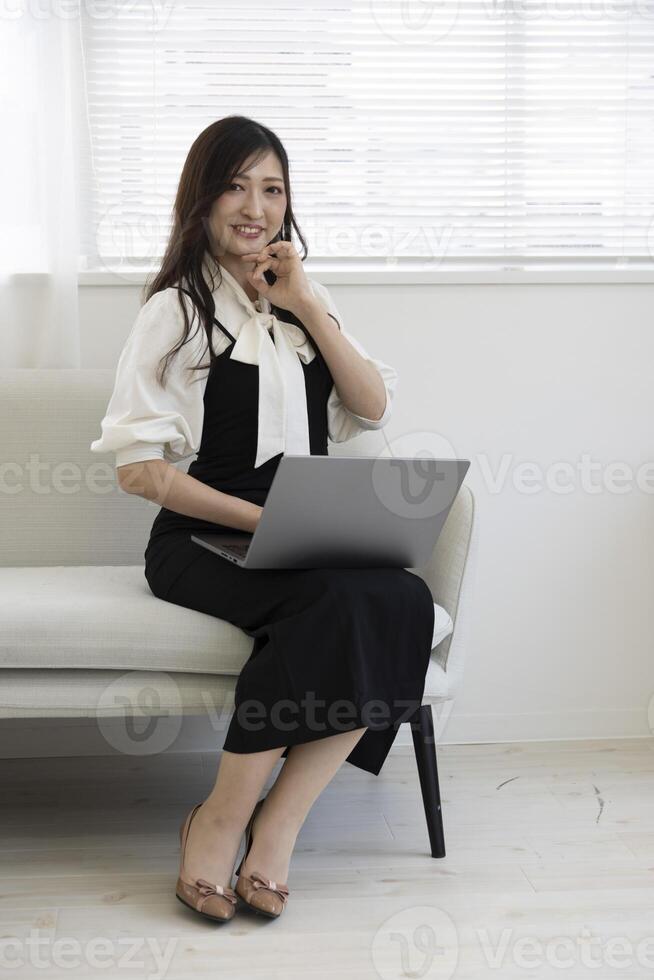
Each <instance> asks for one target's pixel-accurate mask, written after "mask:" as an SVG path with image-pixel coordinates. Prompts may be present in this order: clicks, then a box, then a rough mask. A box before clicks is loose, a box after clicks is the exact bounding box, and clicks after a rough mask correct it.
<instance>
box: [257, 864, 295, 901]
mask: <svg viewBox="0 0 654 980" xmlns="http://www.w3.org/2000/svg"><path fill="white" fill-rule="evenodd" d="M248 877H249V879H250V881H251V882H252V883H253V884H254V887H255V889H257V888H267V889H268V891H271V892H275V893H276V894H277V895H279V896H280V898H281V899H282V901H283V902H285V901H286V899H287V898H288V896H289V890H288V888H287V887H286V885H280V884H279V883H278V882H276V881H271V879H270V878H266V877H265V876H264V875H262V874H259V872H258V871H253V872H252V874H251V875H248Z"/></svg>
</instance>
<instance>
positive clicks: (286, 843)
mask: <svg viewBox="0 0 654 980" xmlns="http://www.w3.org/2000/svg"><path fill="white" fill-rule="evenodd" d="M365 731H366V729H365V728H356V729H354V730H353V731H349V732H339V733H338V734H337V735H328V736H327V737H325V738H319V739H316V740H315V741H313V742H303V743H301V744H299V745H293V746H292V747H291V748H290V749H289V752H288V756H287V758H286V761H285V763H284V765H283V766H282V770H281V772H280V773H279V775H278V777H277V779H276V780H275V782H274V783H273V785H272V787H271V789H270V791H269V792H268V794H267V796H266V801H265V803H264V804H263V806H262V807H261V811H260V813H259V814H258V815H257V819H256V820H255V823H254V827H255V832H254V834H253V836H252V847H251V849H250V853H249V854H248V857H247V861H245V862H244V864H243V869H242V874H245V875H248V874H250V873H251V872H252V871H260V872H261V874H264V875H266V876H267V877H268V878H272V879H273V881H282V882H285V881H287V879H288V870H289V865H290V862H291V855H292V853H293V848H294V847H295V840H296V838H297V835H298V833H299V830H300V828H301V826H302V824H303V823H304V821H305V819H306V817H307V814H308V813H309V810H310V809H311V807H312V806H313V804H314V802H315V801H316V799H317V798H318V796H319V795H320V793H321V792H322V791H323V789H324V788H325V787H326V786H327V784H328V783H329V782H330V780H331V779H332V778H333V776H334V775H335V774H336V772H337V770H338V769H339V768H340V766H341V765H342V763H343V762H344V761H345V759H346V758H347V757H348V755H349V754H350V752H351V751H352V749H353V748H354V746H355V745H356V744H357V742H358V741H359V739H360V738H361V737H362V736H363V734H364V733H365ZM275 751H276V750H275ZM281 751H282V752H283V749H282V750H281ZM262 754H264V753H262ZM240 758H243V756H241V757H240Z"/></svg>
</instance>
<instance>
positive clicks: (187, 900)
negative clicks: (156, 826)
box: [175, 803, 238, 922]
mask: <svg viewBox="0 0 654 980" xmlns="http://www.w3.org/2000/svg"><path fill="white" fill-rule="evenodd" d="M201 806H202V804H201V803H198V804H197V806H194V807H193V809H192V810H191V812H190V813H189V815H188V816H187V818H186V820H185V821H184V823H183V824H182V826H181V828H180V831H179V839H180V844H181V850H182V853H181V858H180V864H179V878H178V879H177V887H176V889H175V895H176V896H177V898H178V899H179V900H180V902H182V903H183V904H184V905H188V907H189V908H190V909H193V910H194V911H195V912H199V913H200V915H204V916H205V917H206V918H207V919H213V920H214V921H215V922H227V921H229V919H233V918H234V913H235V912H236V903H237V901H238V899H237V898H236V892H235V891H234V889H233V888H223V886H222V885H212V884H211V882H209V881H206V880H205V879H204V878H197V879H196V880H195V881H193V880H192V879H191V878H189V876H188V875H187V874H186V871H185V869H184V855H185V853H186V841H187V838H188V832H189V827H190V826H191V821H192V819H193V817H194V816H195V814H196V813H197V811H198V810H199V809H200V807H201Z"/></svg>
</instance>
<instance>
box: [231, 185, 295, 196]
mask: <svg viewBox="0 0 654 980" xmlns="http://www.w3.org/2000/svg"><path fill="white" fill-rule="evenodd" d="M234 187H241V185H240V184H230V185H229V189H230V191H231V190H232V189H233V188H234ZM268 190H269V191H277V193H278V194H281V193H282V192H281V190H280V188H279V187H269V188H268Z"/></svg>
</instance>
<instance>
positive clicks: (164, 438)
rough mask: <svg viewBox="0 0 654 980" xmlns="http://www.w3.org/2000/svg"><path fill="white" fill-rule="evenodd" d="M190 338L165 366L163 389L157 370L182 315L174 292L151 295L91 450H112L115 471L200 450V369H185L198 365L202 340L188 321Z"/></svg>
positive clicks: (174, 339) (133, 331)
mask: <svg viewBox="0 0 654 980" xmlns="http://www.w3.org/2000/svg"><path fill="white" fill-rule="evenodd" d="M189 319H190V323H191V328H190V338H189V340H188V342H187V343H185V344H184V345H183V346H182V347H181V348H180V350H179V351H178V352H177V353H176V354H175V355H174V356H173V357H172V359H171V360H169V362H168V368H167V371H166V377H165V379H164V387H161V385H160V384H159V382H158V380H157V378H156V376H155V375H156V372H157V368H158V366H159V361H160V359H161V357H163V355H164V354H166V353H167V352H168V351H169V350H171V349H172V348H173V347H175V346H176V345H177V342H178V341H179V340H180V338H181V337H182V334H183V330H184V317H183V314H182V310H181V308H180V305H179V299H178V294H177V290H176V289H174V288H172V287H170V288H168V289H164V290H161V291H160V292H158V293H155V294H154V296H151V297H150V299H149V300H148V301H147V303H145V304H144V305H143V306H142V307H141V309H140V311H139V313H138V315H137V317H136V320H135V322H134V325H133V326H132V329H131V331H130V333H129V336H128V338H127V341H126V343H125V346H124V348H123V350H122V352H121V355H120V358H119V360H118V366H117V368H116V377H115V382H114V389H113V393H112V395H111V398H110V400H109V404H108V406H107V411H106V414H105V417H104V418H103V420H102V421H101V423H100V428H101V430H102V435H101V437H100V438H99V439H96V440H95V441H94V442H92V443H91V447H90V448H91V452H94V453H108V452H113V453H115V456H116V463H115V465H116V467H118V466H125V465H126V464H127V463H138V462H143V461H144V460H147V459H166V460H168V461H169V462H171V463H175V462H178V461H179V460H182V459H186V457H188V456H191V455H194V454H195V453H196V452H197V451H198V449H199V446H200V440H201V436H202V424H203V419H204V401H203V397H204V388H205V385H206V377H205V378H204V383H203V380H202V377H203V376H202V371H193V372H190V371H188V370H187V368H188V367H189V366H190V365H192V364H198V363H200V361H199V358H200V357H201V356H202V352H203V344H202V337H203V336H206V335H205V334H204V330H203V329H202V325H201V324H200V323H199V322H197V327H196V330H195V332H194V330H193V320H192V318H191V317H190V313H189Z"/></svg>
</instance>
